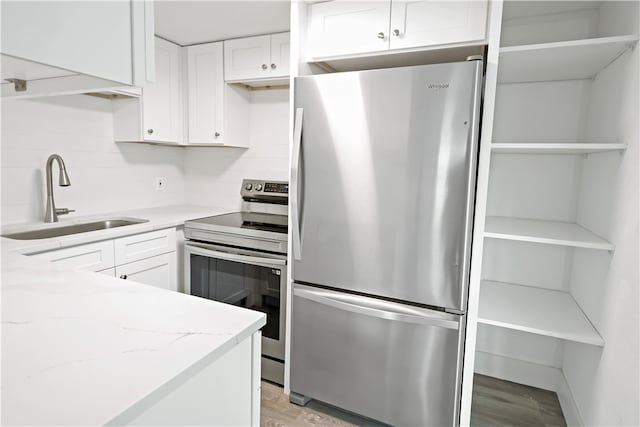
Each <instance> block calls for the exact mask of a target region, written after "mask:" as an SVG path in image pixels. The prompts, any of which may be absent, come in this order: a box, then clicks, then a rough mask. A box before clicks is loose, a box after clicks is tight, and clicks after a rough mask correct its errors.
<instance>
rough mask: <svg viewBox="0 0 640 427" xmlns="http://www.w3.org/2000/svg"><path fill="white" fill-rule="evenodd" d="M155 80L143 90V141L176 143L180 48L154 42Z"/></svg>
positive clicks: (171, 44)
mask: <svg viewBox="0 0 640 427" xmlns="http://www.w3.org/2000/svg"><path fill="white" fill-rule="evenodd" d="M155 45H156V46H155V62H156V80H155V82H153V83H151V84H148V85H147V86H145V88H144V89H143V90H142V111H143V135H144V139H145V141H163V142H175V143H177V142H178V140H179V136H180V135H179V132H180V112H181V111H182V108H181V99H180V47H179V46H178V45H175V44H173V43H170V42H168V41H165V40H162V39H159V38H156V42H155Z"/></svg>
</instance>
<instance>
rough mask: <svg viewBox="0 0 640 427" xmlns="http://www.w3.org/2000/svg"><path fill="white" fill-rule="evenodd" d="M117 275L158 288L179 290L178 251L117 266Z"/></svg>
mask: <svg viewBox="0 0 640 427" xmlns="http://www.w3.org/2000/svg"><path fill="white" fill-rule="evenodd" d="M116 276H117V277H119V278H121V279H126V280H132V281H134V282H138V283H144V284H145V285H151V286H156V287H158V288H164V289H169V290H172V291H177V290H178V280H177V278H178V277H177V270H176V253H175V252H171V253H168V254H162V255H158V256H154V257H151V258H146V259H143V260H140V261H136V262H132V263H129V264H124V265H118V266H116Z"/></svg>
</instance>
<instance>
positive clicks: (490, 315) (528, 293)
mask: <svg viewBox="0 0 640 427" xmlns="http://www.w3.org/2000/svg"><path fill="white" fill-rule="evenodd" d="M541 307H544V310H541V309H540V308H541ZM478 322H479V323H483V324H486V325H493V326H498V327H501V328H508V329H514V330H517V331H523V332H529V333H532V334H538V335H544V336H549V337H554V338H560V339H563V340H570V341H575V342H579V343H584V344H590V345H595V346H600V347H602V346H604V340H603V339H602V337H601V336H600V334H599V333H598V331H596V329H595V328H594V327H593V325H592V324H591V322H590V321H589V319H587V317H586V316H585V314H584V313H583V312H582V310H581V309H580V307H579V306H578V304H577V303H576V301H575V300H574V299H573V297H572V296H571V295H570V294H569V293H568V292H561V291H556V290H550V289H541V288H536V287H532V286H522V285H516V284H513V283H502V282H494V281H490V280H485V281H483V282H482V288H481V290H480V313H479V314H478Z"/></svg>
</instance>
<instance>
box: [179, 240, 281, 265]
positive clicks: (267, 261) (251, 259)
mask: <svg viewBox="0 0 640 427" xmlns="http://www.w3.org/2000/svg"><path fill="white" fill-rule="evenodd" d="M185 248H187V249H189V251H190V252H192V253H195V254H197V255H203V256H208V257H210V258H217V259H223V260H225V261H235V262H242V263H244V264H264V265H269V266H283V265H287V260H285V259H277V258H264V257H257V256H250V255H239V254H232V253H229V252H221V251H214V250H212V249H206V248H203V247H200V246H194V245H185ZM194 249H195V250H194Z"/></svg>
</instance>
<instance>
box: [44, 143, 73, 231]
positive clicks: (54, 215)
mask: <svg viewBox="0 0 640 427" xmlns="http://www.w3.org/2000/svg"><path fill="white" fill-rule="evenodd" d="M54 160H55V161H57V162H58V169H60V179H59V181H58V185H59V186H60V187H68V186H70V185H71V182H70V181H69V175H67V169H66V168H65V166H64V160H62V157H60V156H59V155H57V154H52V155H50V156H49V159H48V160H47V172H46V173H47V209H46V210H45V212H44V222H58V215H66V214H68V213H69V212H75V211H74V210H73V209H67V208H59V209H56V204H55V203H54V201H53V183H52V178H51V175H52V172H51V167H52V166H53V161H54Z"/></svg>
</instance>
